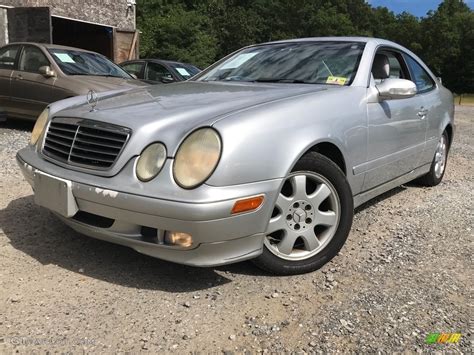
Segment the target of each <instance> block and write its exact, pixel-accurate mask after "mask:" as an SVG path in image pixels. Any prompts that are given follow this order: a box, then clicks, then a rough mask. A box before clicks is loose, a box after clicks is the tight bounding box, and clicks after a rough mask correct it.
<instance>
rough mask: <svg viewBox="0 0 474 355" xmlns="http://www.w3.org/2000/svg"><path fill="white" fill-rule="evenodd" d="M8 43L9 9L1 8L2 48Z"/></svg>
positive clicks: (0, 37)
mask: <svg viewBox="0 0 474 355" xmlns="http://www.w3.org/2000/svg"><path fill="white" fill-rule="evenodd" d="M7 43H8V17H7V9H4V8H1V7H0V47H1V46H4V45H5V44H7Z"/></svg>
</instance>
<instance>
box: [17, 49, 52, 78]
mask: <svg viewBox="0 0 474 355" xmlns="http://www.w3.org/2000/svg"><path fill="white" fill-rule="evenodd" d="M45 65H50V63H49V60H48V59H47V58H46V56H45V55H44V54H43V52H41V50H40V49H39V48H36V47H31V46H27V47H25V48H24V49H23V53H22V54H21V58H20V64H19V66H18V69H19V70H22V71H27V72H31V73H39V68H41V67H43V66H45Z"/></svg>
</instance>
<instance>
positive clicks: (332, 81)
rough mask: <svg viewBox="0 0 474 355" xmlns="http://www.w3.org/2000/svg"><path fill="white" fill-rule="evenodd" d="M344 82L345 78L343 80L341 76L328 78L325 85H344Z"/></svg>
mask: <svg viewBox="0 0 474 355" xmlns="http://www.w3.org/2000/svg"><path fill="white" fill-rule="evenodd" d="M346 81H347V78H344V77H343V76H328V80H326V84H336V85H344V84H345V83H346Z"/></svg>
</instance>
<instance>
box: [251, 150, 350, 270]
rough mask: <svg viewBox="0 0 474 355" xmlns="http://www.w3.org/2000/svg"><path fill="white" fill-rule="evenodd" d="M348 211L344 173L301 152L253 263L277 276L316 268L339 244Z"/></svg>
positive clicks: (346, 226) (345, 233)
mask: <svg viewBox="0 0 474 355" xmlns="http://www.w3.org/2000/svg"><path fill="white" fill-rule="evenodd" d="M353 213H354V211H353V199H352V192H351V188H350V186H349V184H348V182H347V180H346V177H345V175H344V173H343V172H342V171H341V170H340V169H339V167H338V166H337V165H336V164H335V163H334V162H332V161H331V160H329V159H328V158H326V157H325V156H323V155H321V154H319V153H315V152H311V153H308V154H306V155H305V156H303V157H302V158H301V159H300V161H299V162H298V163H297V164H296V165H295V167H294V169H293V171H292V172H291V173H290V174H289V175H288V176H287V178H286V179H285V182H284V183H283V186H282V188H281V191H280V193H279V195H278V198H277V201H276V204H275V206H274V210H273V214H272V217H271V219H270V221H269V223H268V227H267V230H266V236H265V240H264V248H263V249H264V250H263V253H262V255H261V256H259V257H258V258H257V259H256V260H255V261H254V262H255V264H256V265H257V266H259V267H260V268H262V269H264V270H266V271H269V272H271V273H274V274H279V275H293V274H301V273H306V272H311V271H314V270H317V269H319V268H320V267H321V266H323V265H324V264H325V263H327V262H328V261H329V260H331V259H332V258H333V257H334V256H335V255H336V254H337V253H338V252H339V250H340V249H341V248H342V246H343V245H344V243H345V241H346V239H347V236H348V234H349V232H350V229H351V225H352V218H353Z"/></svg>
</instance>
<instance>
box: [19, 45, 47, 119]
mask: <svg viewBox="0 0 474 355" xmlns="http://www.w3.org/2000/svg"><path fill="white" fill-rule="evenodd" d="M42 66H51V63H50V61H49V60H48V58H47V57H46V55H45V54H44V53H43V51H42V50H41V49H40V48H39V47H36V46H32V45H25V46H24V47H23V49H22V51H21V53H20V57H19V60H18V66H17V69H16V70H14V71H13V73H12V80H11V84H10V92H11V97H12V100H13V106H14V110H15V114H17V115H18V116H21V117H24V118H36V117H37V116H38V115H39V114H40V113H41V111H42V110H43V109H44V108H45V107H46V106H47V105H48V104H49V103H51V102H52V101H53V99H52V92H53V85H54V82H55V80H56V78H55V77H46V76H43V75H42V74H41V73H40V72H39V68H41V67H42Z"/></svg>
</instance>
